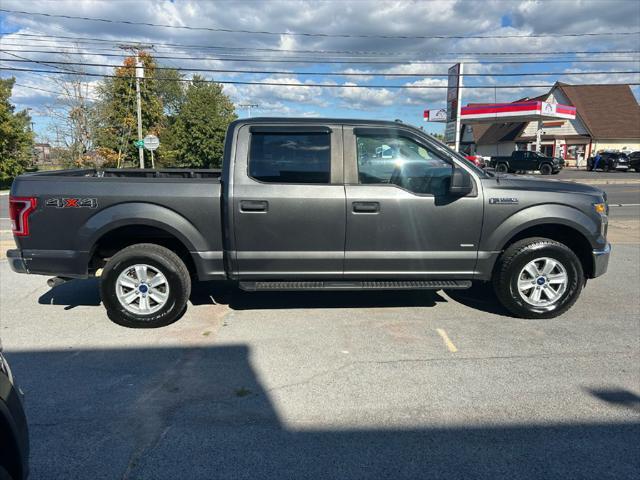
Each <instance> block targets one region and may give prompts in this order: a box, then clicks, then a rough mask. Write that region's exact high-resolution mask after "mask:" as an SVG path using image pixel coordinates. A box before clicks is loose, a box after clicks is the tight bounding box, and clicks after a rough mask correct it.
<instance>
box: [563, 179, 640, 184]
mask: <svg viewBox="0 0 640 480" xmlns="http://www.w3.org/2000/svg"><path fill="white" fill-rule="evenodd" d="M554 180H556V179H554ZM557 180H560V181H561V182H572V183H582V184H584V185H640V179H636V178H633V179H629V180H623V179H616V180H601V179H597V178H596V179H591V178H586V179H584V180H583V179H581V178H558V179H557Z"/></svg>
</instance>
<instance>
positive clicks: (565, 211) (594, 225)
mask: <svg viewBox="0 0 640 480" xmlns="http://www.w3.org/2000/svg"><path fill="white" fill-rule="evenodd" d="M536 225H564V226H566V227H570V228H573V229H574V230H576V231H578V232H580V233H581V234H582V235H583V236H584V237H585V238H586V239H587V240H588V241H589V243H590V244H591V246H592V247H593V248H594V249H595V248H603V247H604V245H605V244H606V241H605V239H604V238H602V237H601V236H600V230H599V229H600V225H599V224H598V222H597V221H596V220H595V219H593V218H591V217H589V216H588V215H586V214H585V213H583V212H582V211H581V210H578V209H577V208H574V207H571V206H568V205H561V204H544V205H534V206H532V207H528V208H525V209H522V210H519V211H517V212H516V213H514V214H513V215H511V216H509V217H507V218H505V219H504V220H503V221H502V222H501V223H500V224H499V225H498V226H497V227H495V228H494V229H493V231H491V232H486V235H485V234H483V240H482V242H481V245H482V247H481V249H482V250H485V251H498V250H502V248H503V247H504V245H505V244H506V243H507V242H508V241H509V240H510V239H511V238H513V237H514V236H515V235H517V234H518V233H520V232H522V231H524V230H526V229H528V228H531V227H535V226H536Z"/></svg>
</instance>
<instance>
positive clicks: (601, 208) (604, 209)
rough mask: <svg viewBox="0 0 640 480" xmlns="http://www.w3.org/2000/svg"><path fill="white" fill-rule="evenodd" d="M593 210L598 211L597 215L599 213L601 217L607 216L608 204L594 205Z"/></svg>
mask: <svg viewBox="0 0 640 480" xmlns="http://www.w3.org/2000/svg"><path fill="white" fill-rule="evenodd" d="M593 209H594V210H595V211H596V213H599V214H600V215H606V214H607V204H606V203H594V204H593Z"/></svg>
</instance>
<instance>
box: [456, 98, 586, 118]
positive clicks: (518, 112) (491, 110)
mask: <svg viewBox="0 0 640 480" xmlns="http://www.w3.org/2000/svg"><path fill="white" fill-rule="evenodd" d="M558 118H564V119H569V120H573V119H574V118H576V108H575V107H571V106H569V105H561V104H559V103H549V102H539V101H527V102H516V103H490V104H482V105H470V106H467V107H462V108H461V109H460V120H461V121H462V122H463V123H489V122H492V121H495V120H499V121H501V122H526V121H533V120H553V119H558Z"/></svg>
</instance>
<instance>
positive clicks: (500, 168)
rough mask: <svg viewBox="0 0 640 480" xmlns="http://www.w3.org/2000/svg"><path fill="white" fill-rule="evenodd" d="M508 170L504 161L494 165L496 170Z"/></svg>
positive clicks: (505, 171)
mask: <svg viewBox="0 0 640 480" xmlns="http://www.w3.org/2000/svg"><path fill="white" fill-rule="evenodd" d="M508 171H509V167H508V166H507V164H506V163H499V164H497V165H496V172H500V173H507V172H508Z"/></svg>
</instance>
